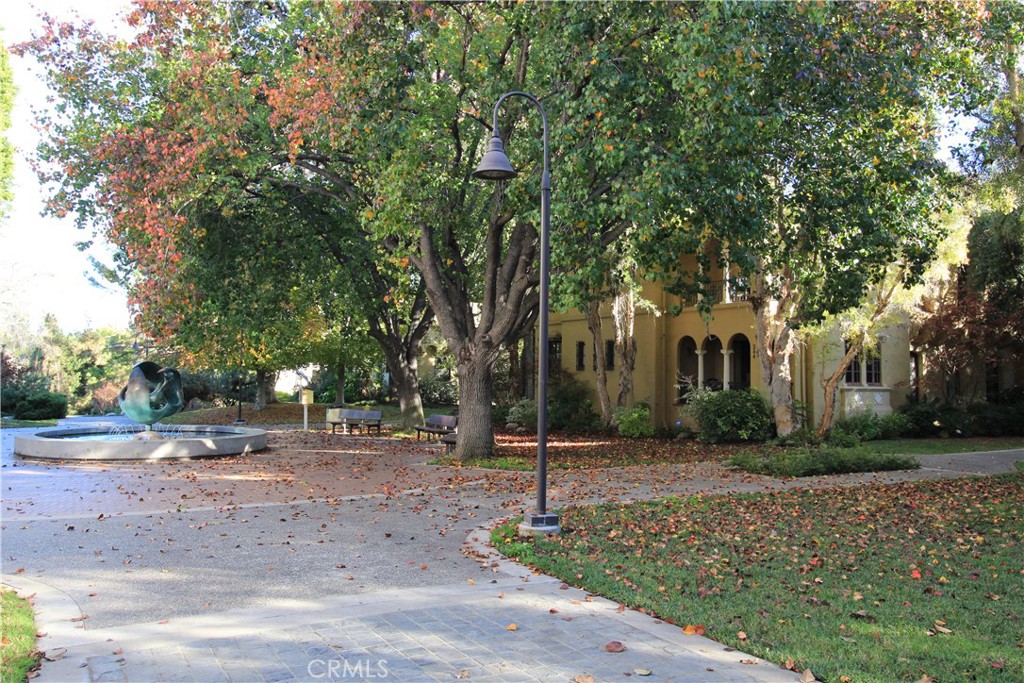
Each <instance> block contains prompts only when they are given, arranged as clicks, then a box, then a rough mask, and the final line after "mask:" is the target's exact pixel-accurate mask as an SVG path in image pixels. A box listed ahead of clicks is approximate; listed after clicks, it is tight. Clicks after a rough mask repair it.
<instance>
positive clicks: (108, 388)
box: [91, 381, 121, 415]
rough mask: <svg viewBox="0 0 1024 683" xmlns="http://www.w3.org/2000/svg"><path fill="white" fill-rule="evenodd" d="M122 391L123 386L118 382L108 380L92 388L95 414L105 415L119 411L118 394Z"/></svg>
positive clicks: (92, 408) (92, 407)
mask: <svg viewBox="0 0 1024 683" xmlns="http://www.w3.org/2000/svg"><path fill="white" fill-rule="evenodd" d="M120 393H121V386H120V384H119V383H118V382H114V381H108V382H104V383H103V384H101V385H99V386H98V387H96V388H95V389H93V390H92V406H91V410H92V412H93V414H96V415H103V414H105V413H113V412H117V410H118V408H119V404H118V401H117V397H118V395H119V394H120Z"/></svg>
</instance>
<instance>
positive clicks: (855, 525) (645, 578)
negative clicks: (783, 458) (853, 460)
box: [498, 474, 1024, 683]
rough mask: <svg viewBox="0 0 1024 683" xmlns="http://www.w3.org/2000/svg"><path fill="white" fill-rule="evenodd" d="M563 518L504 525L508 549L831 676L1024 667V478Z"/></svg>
mask: <svg viewBox="0 0 1024 683" xmlns="http://www.w3.org/2000/svg"><path fill="white" fill-rule="evenodd" d="M562 524H563V528H564V529H565V533H564V535H563V536H561V537H548V538H546V539H540V540H538V541H537V542H536V543H535V544H531V543H524V542H517V541H516V539H515V538H514V531H513V530H512V528H510V527H503V528H502V529H501V530H500V535H499V537H498V541H499V543H498V545H499V546H503V547H504V550H505V552H506V553H508V554H511V555H517V556H519V557H520V558H521V559H522V560H524V561H526V562H529V563H531V564H534V565H535V566H537V567H539V568H540V569H541V570H543V571H545V572H548V573H551V574H554V575H557V576H559V577H561V578H562V579H564V580H566V581H567V582H570V583H575V584H577V585H580V586H581V587H583V588H585V589H588V590H591V591H593V592H595V593H600V594H602V595H605V596H607V597H609V598H611V599H614V600H618V601H619V602H621V603H623V604H628V605H630V606H633V607H636V608H639V609H641V610H644V611H646V612H648V613H651V614H654V615H657V616H659V617H660V618H662V619H665V620H666V621H669V622H670V623H675V624H678V625H679V626H680V627H683V628H684V632H686V633H691V634H692V633H704V632H706V633H707V635H708V637H711V638H714V639H716V640H719V641H721V642H724V643H726V644H727V645H729V646H732V647H735V648H739V649H742V650H743V651H745V652H749V653H752V654H755V655H758V656H761V657H763V658H765V659H768V660H771V661H774V662H776V663H778V664H780V665H782V666H784V667H786V668H789V669H792V670H796V671H804V670H807V669H811V670H813V672H814V675H815V676H817V677H818V678H820V679H821V680H825V681H839V682H842V683H853V682H861V681H878V682H886V683H888V682H892V681H912V682H916V681H921V682H924V683H927V682H928V681H936V682H943V681H1007V680H1021V679H1020V678H1019V676H1020V675H1021V672H1022V671H1024V545H1022V537H1024V475H1020V474H1012V475H1004V476H999V477H992V478H984V479H959V480H941V481H927V482H916V483H902V484H884V485H883V484H874V485H870V486H865V487H857V488H853V489H825V490H806V489H805V490H792V491H785V492H777V493H769V494H757V495H734V496H707V497H695V498H688V499H666V500H662V501H658V502H653V503H639V504H631V505H604V506H597V507H577V508H568V509H565V510H563V516H562ZM501 535H504V538H501Z"/></svg>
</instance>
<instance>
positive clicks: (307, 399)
mask: <svg viewBox="0 0 1024 683" xmlns="http://www.w3.org/2000/svg"><path fill="white" fill-rule="evenodd" d="M300 397H301V401H302V430H303V431H305V432H308V431H309V406H310V404H311V403H313V390H312V389H303V390H302V392H301V393H300Z"/></svg>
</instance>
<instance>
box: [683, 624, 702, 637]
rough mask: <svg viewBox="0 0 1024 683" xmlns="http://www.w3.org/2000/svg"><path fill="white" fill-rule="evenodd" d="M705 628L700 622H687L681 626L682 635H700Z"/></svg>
mask: <svg viewBox="0 0 1024 683" xmlns="http://www.w3.org/2000/svg"><path fill="white" fill-rule="evenodd" d="M706 630H707V629H705V628H704V626H702V625H701V624H687V625H686V626H684V627H683V635H687V636H702V635H704V633H705V631H706Z"/></svg>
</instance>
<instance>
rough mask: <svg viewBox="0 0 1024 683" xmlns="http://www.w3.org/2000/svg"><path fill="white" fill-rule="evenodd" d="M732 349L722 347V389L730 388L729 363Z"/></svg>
mask: <svg viewBox="0 0 1024 683" xmlns="http://www.w3.org/2000/svg"><path fill="white" fill-rule="evenodd" d="M731 360H732V349H722V389H725V390H727V391H728V390H729V389H732V373H731V371H730V370H731V363H730V361H731Z"/></svg>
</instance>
